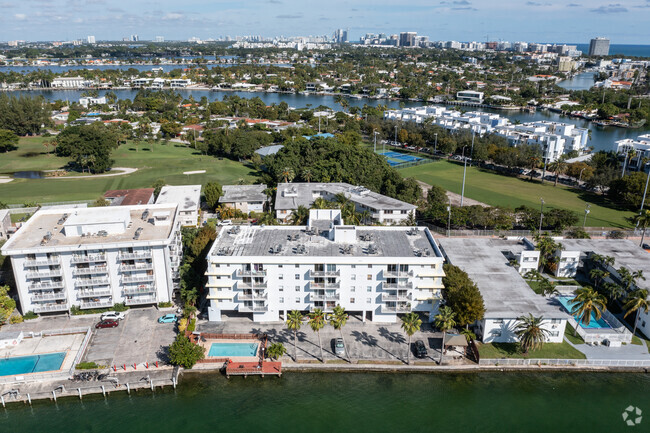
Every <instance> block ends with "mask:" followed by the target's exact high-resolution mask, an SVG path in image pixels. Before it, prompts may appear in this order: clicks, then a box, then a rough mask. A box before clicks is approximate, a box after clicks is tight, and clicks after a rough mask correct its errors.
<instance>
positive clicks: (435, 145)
mask: <svg viewBox="0 0 650 433" xmlns="http://www.w3.org/2000/svg"><path fill="white" fill-rule="evenodd" d="M433 136H434V137H435V139H436V141H435V142H434V144H433V153H438V133H437V132H436V133H435V134H433Z"/></svg>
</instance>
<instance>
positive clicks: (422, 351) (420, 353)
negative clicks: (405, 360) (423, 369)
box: [414, 340, 427, 358]
mask: <svg viewBox="0 0 650 433" xmlns="http://www.w3.org/2000/svg"><path fill="white" fill-rule="evenodd" d="M414 351H415V356H416V357H417V358H426V356H427V346H425V345H424V341H422V340H417V341H416V342H415V347H414Z"/></svg>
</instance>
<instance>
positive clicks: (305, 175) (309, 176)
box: [302, 168, 314, 182]
mask: <svg viewBox="0 0 650 433" xmlns="http://www.w3.org/2000/svg"><path fill="white" fill-rule="evenodd" d="M312 177H314V173H313V172H312V171H311V169H310V168H305V169H304V170H303V171H302V178H303V179H305V180H306V181H307V182H311V179H312Z"/></svg>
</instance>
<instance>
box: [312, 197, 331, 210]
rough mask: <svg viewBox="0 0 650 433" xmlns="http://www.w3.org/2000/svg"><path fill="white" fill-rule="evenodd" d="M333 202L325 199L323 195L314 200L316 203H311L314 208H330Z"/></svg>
mask: <svg viewBox="0 0 650 433" xmlns="http://www.w3.org/2000/svg"><path fill="white" fill-rule="evenodd" d="M330 205H331V203H330V202H329V201H327V200H325V199H324V198H323V197H318V198H317V199H316V200H314V204H312V205H311V207H312V209H329V207H330Z"/></svg>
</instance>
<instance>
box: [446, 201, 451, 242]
mask: <svg viewBox="0 0 650 433" xmlns="http://www.w3.org/2000/svg"><path fill="white" fill-rule="evenodd" d="M447 198H448V199H449V206H447V213H448V214H449V219H448V220H447V237H450V236H451V197H447Z"/></svg>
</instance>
